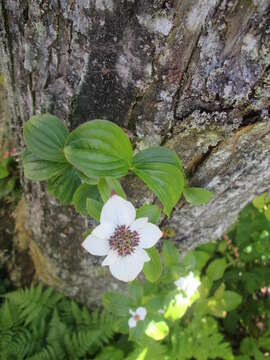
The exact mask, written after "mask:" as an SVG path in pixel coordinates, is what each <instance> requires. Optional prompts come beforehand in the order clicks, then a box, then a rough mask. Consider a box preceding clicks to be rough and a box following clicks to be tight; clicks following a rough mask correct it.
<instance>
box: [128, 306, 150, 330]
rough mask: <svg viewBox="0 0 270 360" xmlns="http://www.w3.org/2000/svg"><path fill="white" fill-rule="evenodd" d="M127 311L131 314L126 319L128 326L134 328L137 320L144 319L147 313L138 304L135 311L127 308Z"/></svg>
mask: <svg viewBox="0 0 270 360" xmlns="http://www.w3.org/2000/svg"><path fill="white" fill-rule="evenodd" d="M129 313H130V315H132V316H131V318H129V320H128V326H129V327H130V328H134V327H136V325H137V321H139V320H144V319H145V317H146V314H147V310H146V308H144V307H142V306H140V307H138V308H137V309H136V310H135V311H132V310H131V309H130V310H129Z"/></svg>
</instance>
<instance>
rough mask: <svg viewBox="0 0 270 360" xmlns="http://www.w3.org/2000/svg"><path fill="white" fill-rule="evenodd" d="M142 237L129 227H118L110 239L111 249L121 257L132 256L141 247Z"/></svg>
mask: <svg viewBox="0 0 270 360" xmlns="http://www.w3.org/2000/svg"><path fill="white" fill-rule="evenodd" d="M139 242H140V236H139V234H138V233H137V231H135V230H131V229H130V227H129V226H126V225H118V226H117V227H116V228H115V230H114V233H113V235H112V236H111V237H110V238H109V244H110V248H111V249H112V250H115V251H117V252H118V255H120V256H126V255H130V254H132V253H133V252H134V251H135V249H136V247H137V246H138V245H139Z"/></svg>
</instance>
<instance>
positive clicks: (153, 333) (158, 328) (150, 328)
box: [145, 320, 169, 341]
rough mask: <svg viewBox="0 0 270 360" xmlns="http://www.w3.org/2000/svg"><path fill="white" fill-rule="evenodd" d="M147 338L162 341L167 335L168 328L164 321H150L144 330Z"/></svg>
mask: <svg viewBox="0 0 270 360" xmlns="http://www.w3.org/2000/svg"><path fill="white" fill-rule="evenodd" d="M145 333H146V335H147V336H149V337H151V338H152V339H154V340H157V341H159V340H162V339H164V338H165V337H166V336H167V335H168V334H169V327H168V325H167V323H166V322H165V321H154V320H152V321H151V322H150V323H149V324H148V325H147V328H146V330H145Z"/></svg>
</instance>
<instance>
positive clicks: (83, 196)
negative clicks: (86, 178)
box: [72, 184, 101, 215]
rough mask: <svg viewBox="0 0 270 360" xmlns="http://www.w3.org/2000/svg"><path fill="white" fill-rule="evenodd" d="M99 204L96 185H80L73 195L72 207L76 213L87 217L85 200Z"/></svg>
mask: <svg viewBox="0 0 270 360" xmlns="http://www.w3.org/2000/svg"><path fill="white" fill-rule="evenodd" d="M90 199H92V200H95V201H99V202H101V198H100V195H99V191H98V188H97V186H96V185H88V184H81V185H80V186H79V187H78V188H77V190H76V192H75V193H74V195H73V199H72V202H73V205H74V206H75V209H76V210H77V212H78V213H80V214H82V215H87V214H88V211H87V204H86V203H87V200H90Z"/></svg>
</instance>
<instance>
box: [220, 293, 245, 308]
mask: <svg viewBox="0 0 270 360" xmlns="http://www.w3.org/2000/svg"><path fill="white" fill-rule="evenodd" d="M222 300H223V301H224V306H225V310H226V311H232V310H234V309H235V308H237V307H238V306H239V305H240V304H241V302H242V296H241V295H239V294H238V293H236V292H234V291H225V292H224V294H223V299H222Z"/></svg>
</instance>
